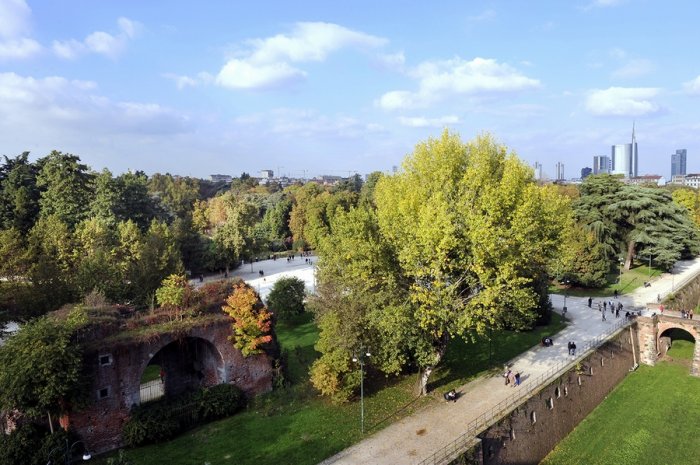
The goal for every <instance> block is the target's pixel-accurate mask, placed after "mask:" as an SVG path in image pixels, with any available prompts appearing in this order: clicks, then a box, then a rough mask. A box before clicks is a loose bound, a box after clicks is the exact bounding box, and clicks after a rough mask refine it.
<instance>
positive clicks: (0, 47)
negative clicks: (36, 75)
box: [0, 37, 41, 59]
mask: <svg viewBox="0 0 700 465" xmlns="http://www.w3.org/2000/svg"><path fill="white" fill-rule="evenodd" d="M40 50H41V45H39V42H37V41H36V40H33V39H28V38H26V37H23V38H21V39H15V40H4V41H0V59H13V58H27V57H30V56H32V55H34V54H36V53H37V52H39V51H40Z"/></svg>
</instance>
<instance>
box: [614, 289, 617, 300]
mask: <svg viewBox="0 0 700 465" xmlns="http://www.w3.org/2000/svg"><path fill="white" fill-rule="evenodd" d="M614 295H615V298H616V299H617V289H615V294H614Z"/></svg>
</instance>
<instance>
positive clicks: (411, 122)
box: [399, 115, 459, 128]
mask: <svg viewBox="0 0 700 465" xmlns="http://www.w3.org/2000/svg"><path fill="white" fill-rule="evenodd" d="M399 122H400V123H401V124H402V125H404V126H409V127H412V128H440V127H444V126H447V125H450V124H458V123H459V117H457V116H454V115H450V116H442V117H440V118H425V117H422V116H415V117H406V116H401V117H399Z"/></svg>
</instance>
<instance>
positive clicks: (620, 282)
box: [617, 258, 625, 292]
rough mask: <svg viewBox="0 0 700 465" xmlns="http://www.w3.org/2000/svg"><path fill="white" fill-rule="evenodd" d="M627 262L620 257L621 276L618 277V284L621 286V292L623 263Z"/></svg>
mask: <svg viewBox="0 0 700 465" xmlns="http://www.w3.org/2000/svg"><path fill="white" fill-rule="evenodd" d="M624 264H625V261H624V260H623V259H622V258H620V276H619V277H618V278H617V285H618V287H619V288H620V292H622V265H624Z"/></svg>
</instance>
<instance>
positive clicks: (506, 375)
mask: <svg viewBox="0 0 700 465" xmlns="http://www.w3.org/2000/svg"><path fill="white" fill-rule="evenodd" d="M512 374H513V373H512V372H511V371H510V368H508V371H506V372H505V373H504V374H503V377H504V378H505V379H506V383H505V384H506V386H508V383H509V382H510V375H512Z"/></svg>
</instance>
